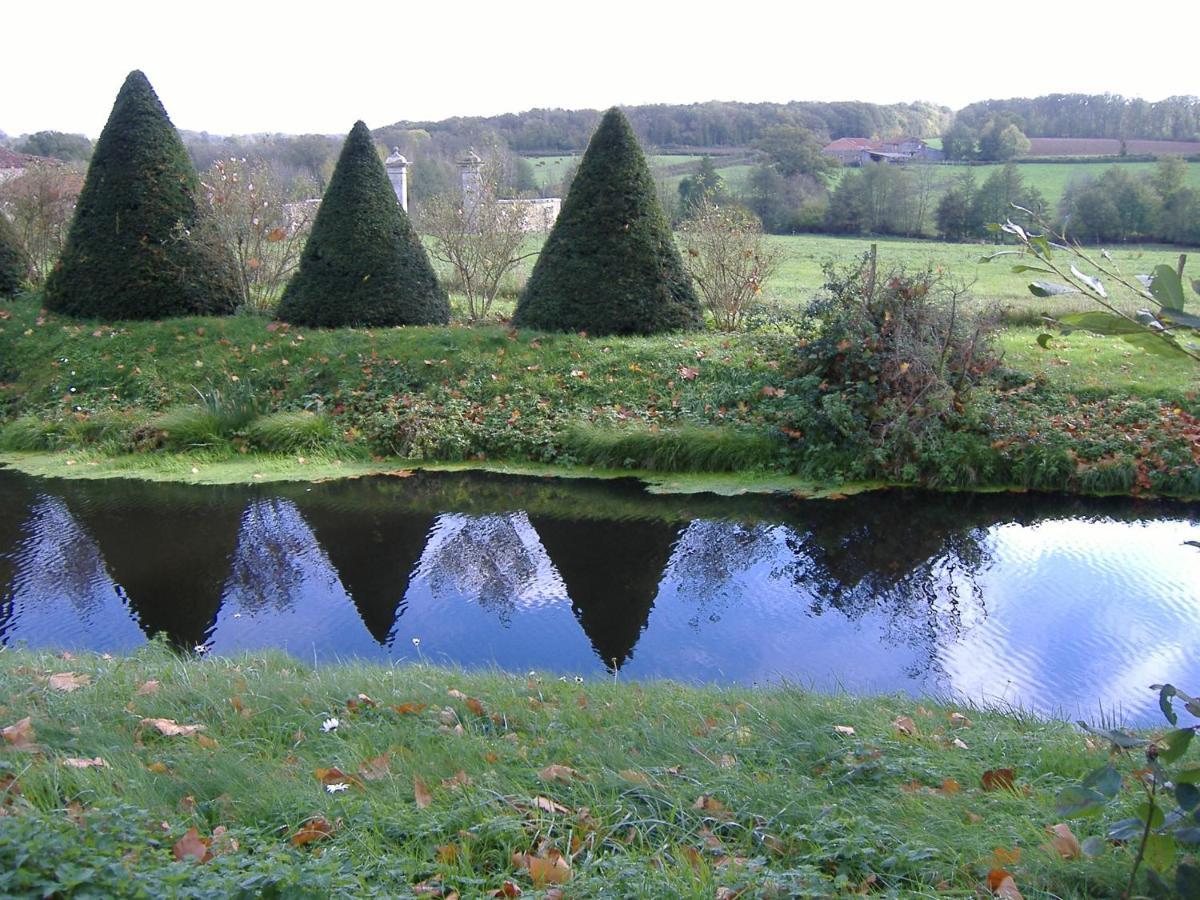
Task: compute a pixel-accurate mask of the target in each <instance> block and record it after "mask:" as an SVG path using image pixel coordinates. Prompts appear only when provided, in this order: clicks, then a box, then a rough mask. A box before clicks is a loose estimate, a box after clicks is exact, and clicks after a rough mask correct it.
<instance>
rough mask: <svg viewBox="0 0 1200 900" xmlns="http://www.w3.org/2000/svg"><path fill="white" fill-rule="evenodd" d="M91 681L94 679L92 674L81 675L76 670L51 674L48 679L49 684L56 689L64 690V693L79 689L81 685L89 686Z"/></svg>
mask: <svg viewBox="0 0 1200 900" xmlns="http://www.w3.org/2000/svg"><path fill="white" fill-rule="evenodd" d="M91 683H92V679H91V676H90V675H80V674H76V673H75V672H57V673H55V674H54V675H51V676H50V678H49V680H48V681H47V684H49V685H50V687H52V688H54V690H56V691H63V692H64V693H70V692H71V691H77V690H79V689H80V688H81V687H87V686H88V685H89V684H91Z"/></svg>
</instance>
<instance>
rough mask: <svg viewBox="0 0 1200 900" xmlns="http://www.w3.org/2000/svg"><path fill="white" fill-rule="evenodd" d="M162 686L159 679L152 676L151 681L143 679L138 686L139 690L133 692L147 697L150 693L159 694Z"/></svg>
mask: <svg viewBox="0 0 1200 900" xmlns="http://www.w3.org/2000/svg"><path fill="white" fill-rule="evenodd" d="M160 687H162V685H160V684H159V683H158V682H157V681H155V680H154V679H153V678H151V679H150V680H149V681H143V682H142V683H141V684H139V685H138V686H137V690H136V691H134V692H133V694H134V696H135V697H145V696H147V695H149V694H157V693H158V689H159V688H160Z"/></svg>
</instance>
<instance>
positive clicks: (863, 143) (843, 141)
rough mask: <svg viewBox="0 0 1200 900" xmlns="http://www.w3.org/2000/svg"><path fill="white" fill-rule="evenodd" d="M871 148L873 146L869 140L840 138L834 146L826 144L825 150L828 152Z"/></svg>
mask: <svg viewBox="0 0 1200 900" xmlns="http://www.w3.org/2000/svg"><path fill="white" fill-rule="evenodd" d="M869 146H871V141H870V139H869V138H858V137H844V138H838V139H837V140H836V141H834V142H833V143H832V144H826V145H825V148H824V149H825V150H826V151H838V150H861V149H863V148H864V147H869Z"/></svg>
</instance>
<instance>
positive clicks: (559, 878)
mask: <svg viewBox="0 0 1200 900" xmlns="http://www.w3.org/2000/svg"><path fill="white" fill-rule="evenodd" d="M512 861H513V865H514V866H516V867H517V868H519V869H525V870H527V871H528V872H529V877H530V878H531V879H532V880H533V886H534V887H538V888H540V887H545V886H546V885H547V884H563V883H565V882H567V881H570V880H571V876H572V875H573V874H574V873H573V872H572V871H571V866H570V864H569V863H568V862H567V859H566V857H565V856H563V855H562V853H560V852H559V851H558V850H555V849H553V848H551V849H549V850H543V851H542V854H541V855H538V856H535V855H533V854H532V853H514V854H513V855H512Z"/></svg>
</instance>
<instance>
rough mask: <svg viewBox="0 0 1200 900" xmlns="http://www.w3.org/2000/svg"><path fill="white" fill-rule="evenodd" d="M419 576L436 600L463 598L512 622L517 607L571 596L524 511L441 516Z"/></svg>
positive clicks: (430, 539) (436, 523) (530, 606)
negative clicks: (500, 513) (487, 514)
mask: <svg viewBox="0 0 1200 900" xmlns="http://www.w3.org/2000/svg"><path fill="white" fill-rule="evenodd" d="M415 577H416V579H422V580H424V581H426V582H427V583H428V585H429V589H430V592H431V593H432V594H433V596H434V597H435V598H436V599H439V600H441V599H445V598H448V597H451V596H458V597H462V598H465V599H468V600H472V601H474V602H476V603H478V604H479V605H480V606H482V607H484V608H486V609H489V610H491V611H493V612H495V613H496V614H497V615H498V616H499V617H500V618H501V620H502V621H505V622H507V621H508V620H509V619H510V618H511V616H512V614H513V612H514V611H516V610H517V609H532V608H536V607H539V606H545V605H548V604H553V603H560V602H563V601H565V600H566V597H567V591H566V587H565V586H564V585H563V581H562V579H561V578H560V577H559V575H558V572H557V571H556V570H555V568H554V565H553V563H551V561H550V557H549V556H548V555H547V554H546V550H545V548H544V547H543V546H542V542H541V540H540V539H539V538H538V534H537V531H536V530H535V529H534V527H533V525H532V524H530V522H529V517H528V516H527V515H526V514H525V513H524V512H512V513H506V514H503V515H492V516H468V515H462V514H459V513H447V514H445V515H441V516H438V518H437V521H436V522H435V523H434V526H433V531H432V533H431V534H430V536H429V542H428V544H426V546H425V552H424V553H422V554H421V560H420V562H419V563H418V565H417V572H416V576H415Z"/></svg>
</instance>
